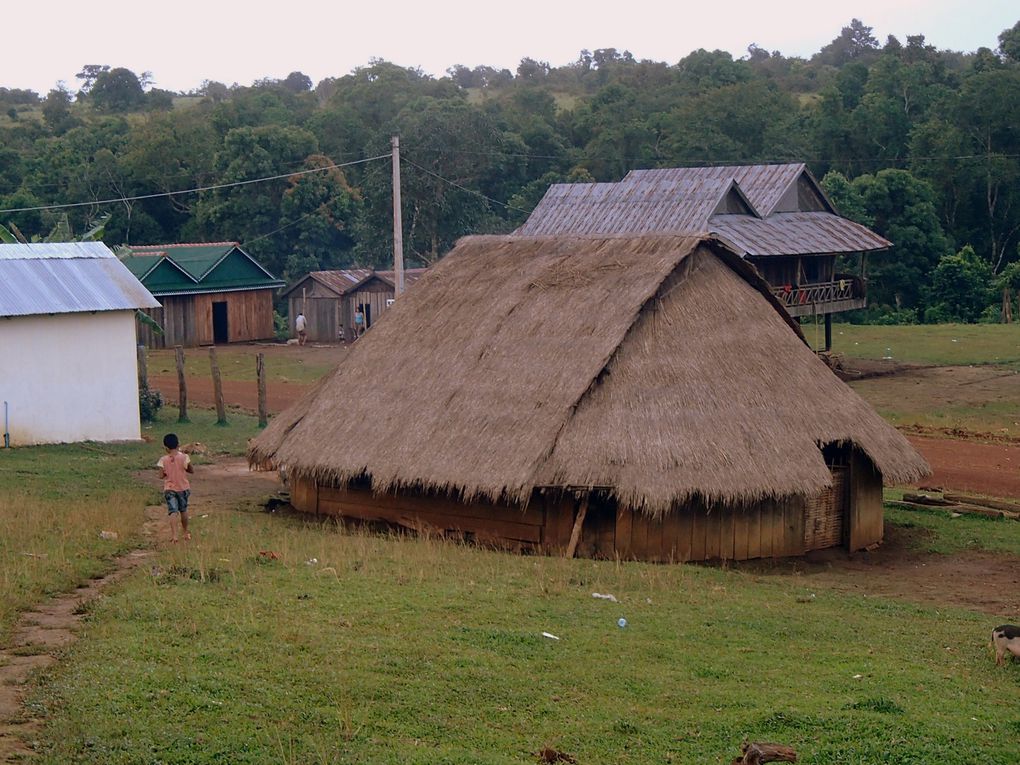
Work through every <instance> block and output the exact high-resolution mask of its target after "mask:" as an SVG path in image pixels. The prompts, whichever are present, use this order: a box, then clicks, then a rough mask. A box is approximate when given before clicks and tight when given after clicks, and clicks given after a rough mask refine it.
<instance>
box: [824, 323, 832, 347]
mask: <svg viewBox="0 0 1020 765" xmlns="http://www.w3.org/2000/svg"><path fill="white" fill-rule="evenodd" d="M825 350H826V352H828V351H831V350H832V314H831V313H827V314H825Z"/></svg>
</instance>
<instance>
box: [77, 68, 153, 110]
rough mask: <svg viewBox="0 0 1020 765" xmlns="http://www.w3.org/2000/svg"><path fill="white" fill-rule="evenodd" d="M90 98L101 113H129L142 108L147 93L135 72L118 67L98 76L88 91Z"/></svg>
mask: <svg viewBox="0 0 1020 765" xmlns="http://www.w3.org/2000/svg"><path fill="white" fill-rule="evenodd" d="M88 98H89V101H91V102H92V105H93V106H94V107H95V108H96V109H98V110H99V111H103V112H127V111H131V110H133V109H138V108H140V107H141V106H142V104H143V103H144V102H145V92H144V91H143V90H142V83H141V81H140V80H139V79H138V77H137V75H135V73H134V72H132V71H131V70H130V69H124V68H123V67H117V68H116V69H110V70H108V71H103V72H100V73H99V74H98V75H97V76H96V78H95V80H94V81H93V82H92V86H91V87H90V88H89V90H88Z"/></svg>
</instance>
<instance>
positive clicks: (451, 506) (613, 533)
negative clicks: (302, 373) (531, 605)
mask: <svg viewBox="0 0 1020 765" xmlns="http://www.w3.org/2000/svg"><path fill="white" fill-rule="evenodd" d="M849 475H850V478H849V480H850V489H849V491H847V492H845V494H846V495H847V496H848V498H849V502H848V504H849V507H847V508H846V510H845V512H844V514H845V518H846V520H845V522H846V527H847V529H848V533H847V534H846V535H844V540H845V542H846V543H847V544H846V546H848V547H849V548H850V549H851V550H855V549H861V548H862V547H865V546H867V545H870V544H873V543H874V542H877V541H880V540H881V538H882V482H881V475H879V474H878V472H877V471H876V470H875V469H874V466H873V465H872V463H871V461H870V460H869V459H868V458H867V457H866V456H865V455H863V454H861V453H859V452H854V453H853V454H852V456H851V464H850V468H849ZM840 483H841V482H840V481H837V482H836V491H841V490H840V489H839V485H840ZM291 496H292V502H293V503H294V506H295V507H297V508H298V509H299V510H303V511H305V512H318V513H323V514H327V515H335V516H343V517H345V518H352V519H356V520H361V521H373V522H385V523H388V524H393V525H396V526H400V527H403V528H411V529H420V530H431V531H435V532H440V533H453V534H459V535H462V536H464V537H465V538H470V539H476V540H479V541H486V542H499V543H501V544H506V545H509V546H512V547H516V548H518V549H522V548H523V549H533V550H536V551H541V552H545V553H547V554H560V553H562V551H563V550H564V549H565V548H566V546H567V543H568V541H569V539H570V534H571V530H572V528H573V524H574V518H575V517H576V514H577V511H578V507H579V504H580V500H579V499H578V498H577V497H575V496H574V495H572V494H560V493H557V492H541V491H536V493H535V494H534V496H533V497H532V501H531V502H530V503H529V504H528V506H527V507H524V508H521V507H519V506H509V505H506V504H500V503H494V502H487V501H481V500H475V501H471V502H467V503H464V502H460V501H458V500H456V499H455V498H452V497H447V496H442V495H426V494H421V493H418V494H416V493H412V492H404V493H399V494H396V495H392V494H383V495H375V494H373V493H372V492H371V491H370V490H368V489H360V488H348V489H340V488H333V487H326V486H319V487H315V486H314V485H310V484H309V482H306V481H301V480H297V481H295V482H294V485H293V487H292V490H291ZM588 502H589V506H588V512H587V516H586V518H585V523H584V526H583V528H582V533H581V538H580V542H579V544H578V548H577V554H578V555H579V556H581V557H590V558H619V559H622V560H644V561H654V562H686V561H703V560H705V561H707V560H750V559H755V558H783V557H792V556H798V555H803V554H804V553H805V552H807V551H808V550H809V549H811V544H810V540H811V539H812V538H813V537H812V534H811V529H810V528H808V526H807V519H808V516H809V507H810V506H811V505H812V503H816V502H817V498H812V499H811V500H809V499H807V498H803V497H786V498H783V499H781V500H775V499H765V500H762V501H760V502H758V503H756V504H754V505H750V506H729V505H719V504H716V505H712V506H711V507H706V506H705V505H704V504H702V503H700V502H693V503H691V504H690V505H688V506H686V507H678V508H677V509H676V510H674V511H673V512H670V513H667V514H666V515H665V516H663V517H661V518H651V517H649V516H647V515H645V514H644V513H641V512H634V511H633V510H631V509H629V508H620V507H618V506H617V504H616V503H615V502H614V501H612V500H610V499H607V498H606V497H605V496H595V495H593V496H591V497H589V500H588Z"/></svg>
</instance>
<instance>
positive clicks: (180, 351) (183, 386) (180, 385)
mask: <svg viewBox="0 0 1020 765" xmlns="http://www.w3.org/2000/svg"><path fill="white" fill-rule="evenodd" d="M174 355H175V356H176V358H177V411H178V414H177V422H189V420H188V382H187V380H185V379H184V346H181V345H175V346H174Z"/></svg>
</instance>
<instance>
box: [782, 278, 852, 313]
mask: <svg viewBox="0 0 1020 765" xmlns="http://www.w3.org/2000/svg"><path fill="white" fill-rule="evenodd" d="M772 293H773V294H774V295H775V296H776V297H777V298H778V299H779V302H780V303H782V304H783V305H784V306H785V307H786V308H800V307H802V306H804V307H808V306H818V307H823V306H825V305H828V304H832V303H842V302H844V301H848V300H863V299H864V296H865V292H864V283H863V282H862V281H861V280H860V278H859V277H856V276H840V278H838V279H836V280H835V281H831V282H819V283H818V284H802V285H800V286H792V285H785V286H779V287H773V288H772Z"/></svg>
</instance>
